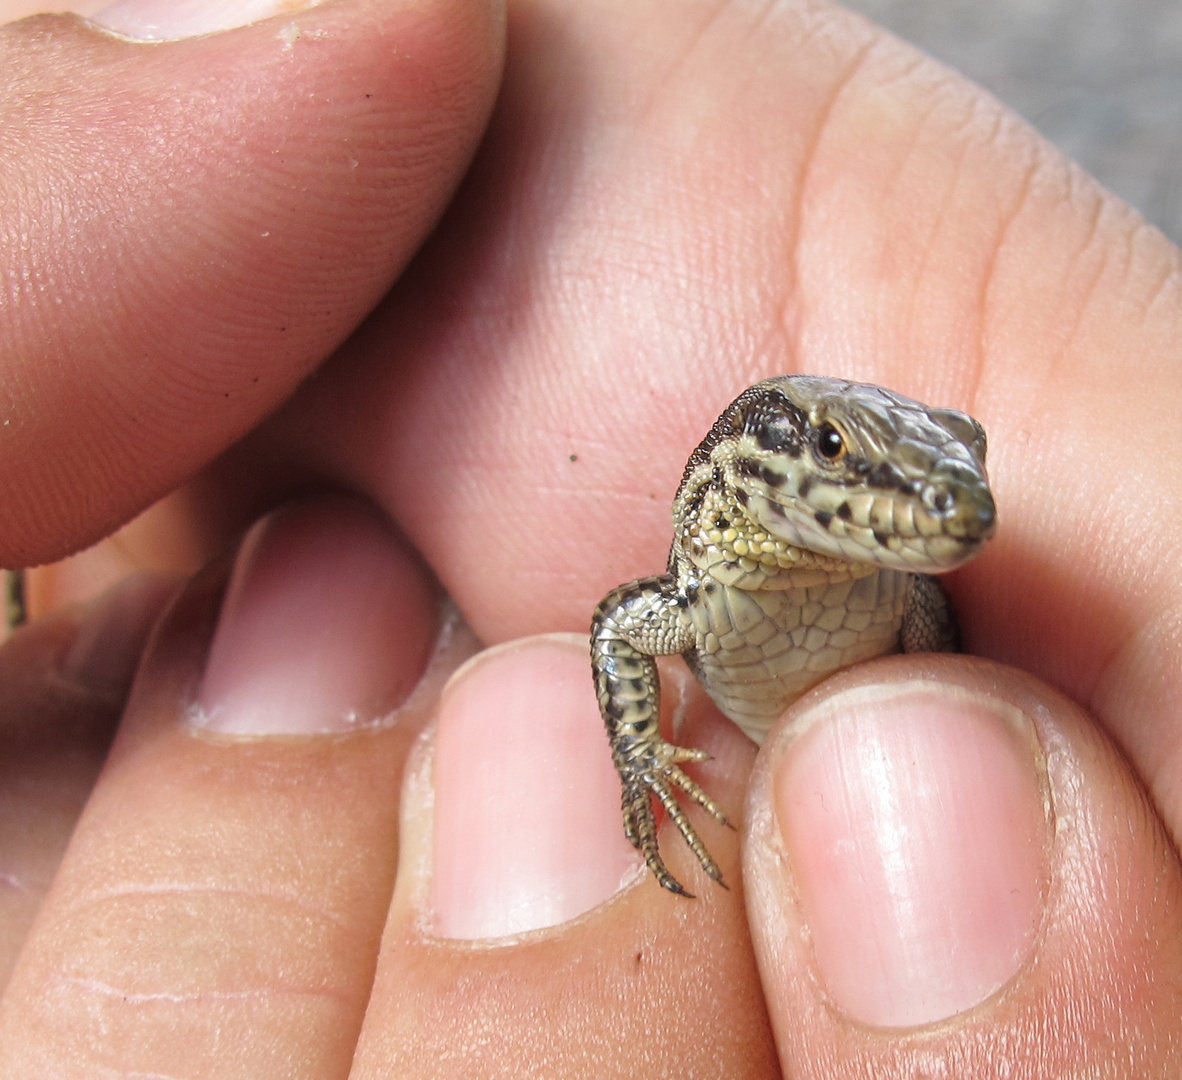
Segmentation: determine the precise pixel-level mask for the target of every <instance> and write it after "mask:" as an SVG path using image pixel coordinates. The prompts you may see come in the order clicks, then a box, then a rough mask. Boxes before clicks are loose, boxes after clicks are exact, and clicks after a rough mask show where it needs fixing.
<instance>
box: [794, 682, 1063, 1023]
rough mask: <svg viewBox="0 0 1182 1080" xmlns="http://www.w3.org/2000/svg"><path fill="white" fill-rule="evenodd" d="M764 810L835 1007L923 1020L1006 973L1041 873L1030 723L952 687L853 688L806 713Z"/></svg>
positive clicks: (1044, 872)
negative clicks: (781, 846)
mask: <svg viewBox="0 0 1182 1080" xmlns="http://www.w3.org/2000/svg"><path fill="white" fill-rule="evenodd" d="M797 730H800V731H801V732H802V733H801V734H800V735H799V736H798V737H796V738H795V739H794V740H793V742H792V743H791V744H790V745H788V746H787V747H786V748H785V750H784V751H783V757H782V760H781V761H780V763H779V765H778V768H777V772H776V775H775V781H774V783H775V787H774V792H775V796H774V797H775V808H776V816H777V819H778V822H779V827H780V830H781V833H782V836H783V838H784V841H785V844H786V847H787V849H788V852H789V856H790V861H791V865H792V869H793V872H794V874H795V877H796V880H797V884H798V888H799V897H800V904H801V908H802V911H803V917H804V920H805V922H806V924H807V926H808V928H809V931H810V936H811V940H812V944H813V948H814V950H815V956H816V961H817V965H818V968H819V970H820V973H821V976H822V979H823V981H824V983H825V985H826V987H827V988H828V991H829V993H830V995H831V996H832V999H833V1001H834V1003H835V1004H836V1005H837V1006H838V1007H839V1008H840V1009H842V1010H843V1011H844V1012H845V1013H846V1014H848V1015H849V1016H850V1017H852V1018H854V1019H855V1020H860V1021H863V1022H864V1023H867V1024H874V1025H879V1026H884V1027H899V1026H908V1025H916V1024H927V1023H933V1022H935V1021H937V1020H942V1019H945V1018H947V1017H949V1016H952V1015H954V1014H956V1013H958V1012H961V1011H963V1010H965V1009H968V1008H971V1007H973V1006H974V1005H977V1004H979V1003H980V1002H982V1001H984V1000H985V999H986V998H988V997H989V996H990V995H991V994H993V993H995V992H996V991H997V990H999V989H1000V988H1001V987H1002V986H1004V985H1005V984H1006V983H1007V982H1008V981H1009V980H1010V979H1012V978H1013V977H1014V975H1016V974H1017V972H1018V971H1019V969H1020V968H1021V966H1022V964H1023V962H1024V961H1025V959H1026V958H1027V957H1028V956H1029V954H1030V950H1031V947H1032V945H1033V942H1034V937H1035V934H1036V932H1037V930H1038V925H1039V920H1040V918H1041V914H1042V909H1043V899H1044V894H1045V889H1046V882H1047V879H1048V874H1049V870H1048V854H1047V853H1048V850H1049V823H1048V816H1049V813H1050V811H1049V800H1048V799H1046V798H1045V797H1044V790H1045V789H1044V784H1045V779H1044V778H1045V770H1044V769H1043V767H1042V757H1041V751H1040V750H1039V747H1038V743H1037V740H1036V736H1035V734H1034V730H1033V725H1032V724H1031V723H1030V721H1029V720H1028V719H1027V718H1026V717H1025V716H1023V715H1022V714H1021V713H1019V712H1018V711H1017V710H1015V709H1013V708H1012V707H1011V706H1008V705H1006V704H1004V703H1001V702H998V701H995V700H993V699H991V698H987V697H985V696H984V695H978V694H974V693H972V692H971V691H968V690H962V689H959V688H956V687H947V686H940V685H937V684H934V683H919V682H917V683H908V684H903V685H901V686H896V687H889V688H888V687H877V686H876V687H861V688H857V689H853V690H849V691H847V692H845V693H842V694H838V695H837V696H835V697H833V698H831V699H829V700H828V701H826V702H824V703H823V704H821V705H819V706H817V708H816V709H815V710H813V711H812V712H810V713H806V714H804V715H803V716H802V717H801V719H800V721H799V726H798V729H797Z"/></svg>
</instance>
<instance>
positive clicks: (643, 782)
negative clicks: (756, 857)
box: [612, 738, 730, 897]
mask: <svg viewBox="0 0 1182 1080" xmlns="http://www.w3.org/2000/svg"><path fill="white" fill-rule="evenodd" d="M709 757H710V755H709V754H707V753H706V752H705V751H703V750H687V749H685V748H683V747H680V746H674V745H673V744H672V743H668V742H666V741H665V740H664V739H661V738H650V739H645V740H643V741H640V740H635V741H631V742H630V744H626V745H623V746H620V747H617V748H616V750H615V751H614V753H613V754H612V759H613V760H614V762H615V765H616V770H617V771H618V772H619V774H620V779H621V781H622V784H623V797H622V799H621V806H622V808H623V811H624V833H625V835H626V836H627V837H628V840H629V842H630V843H631V844H632V846H633V847H634V848H636V849H637V850H638V851H639V852H640V853H641V854H642V855H643V856H644V861H645V862H646V863H647V864H648V868H649V869H650V870H651V871H652V873H653V876H654V877H655V878H656V879H657V881H659V882H660V883H661V885H662V887H664V888H666V889H668V890H669V891H670V892H673V893H677V894H678V895H679V896H686V897H692V896H693V895H694V894H693V893H691V892H688V891H687V890H686V889H685V887H684V886H683V885H682V884H681V882H680V881H678V880H677V879H676V878H675V877H674V876H673V875H672V874H671V873H670V872H669V869H668V868H667V867H666V866H665V862H664V860H663V859H662V858H661V853H660V850H659V848H658V846H657V822H656V817H655V816H654V814H653V806H652V799H653V797H654V796H655V797H656V798H657V800H658V801H659V802H660V804H661V805H662V806H663V807H664V808H665V813H667V814H668V815H669V819H670V820H671V821H672V822H673V823H674V824H675V825H676V826H677V829H678V831H679V832H680V833H681V835H682V837H683V838H684V839H685V842H686V843H687V844H688V845H689V847H690V850H691V851H692V852H693V853H694V855H696V856H697V859H698V862H699V863H700V864H701V866H702V869H703V870H705V871H706V873H707V874H708V875H709V876H710V877H711V878H713V879H714V880H715V881H717V882H718V884H719V885H721V886H722V887H723V888H724V889H725V888H726V883H725V882H724V881H723V880H722V871H721V870H720V869H719V868H718V863H716V862H715V861H714V857H713V856H712V855H711V854H710V852H709V851H707V850H706V845H705V844H704V843H703V842H702V839H701V837H699V836H698V834H697V831H696V830H695V829H694V827H693V825H691V824H690V821H689V818H687V817H686V815H685V811H684V810H682V808H681V805H680V804H679V803H678V801H677V796H676V792H677V791H682V792H684V793H685V794H686V795H688V796H689V798H690V799H691V800H692V801H693V802H695V803H697V804H698V805H699V806H700V807H702V809H704V810H705V811H706V812H707V813H708V814H709V815H710V816H711V817H712V818H714V820H715V821H717V822H718V823H719V824H720V825H730V822H729V821H728V820H727V817H726V814H724V813H723V812H722V810H721V809H720V808H719V806H718V805H717V803H715V802H714V800H713V799H711V798H710V796H709V795H707V794H706V792H705V791H703V790H702V788H701V787H700V786H699V785H698V784H697V783H696V782H695V781H694V780H692V779H691V778H690V777H688V776H687V775H686V774H685V773H684V772H682V770H681V769H680V768H679V767H678V766H679V765H680V763H681V762H684V761H707V760H709Z"/></svg>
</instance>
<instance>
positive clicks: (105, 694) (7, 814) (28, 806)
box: [0, 576, 176, 987]
mask: <svg viewBox="0 0 1182 1080" xmlns="http://www.w3.org/2000/svg"><path fill="white" fill-rule="evenodd" d="M175 587H176V586H175V582H173V581H172V580H171V579H168V578H163V577H148V576H141V577H137V578H134V579H129V580H127V581H125V582H122V583H121V584H120V585H118V586H116V587H114V588H112V589H110V590H109V591H108V592H107V593H106V594H105V595H103V596H102V597H100V598H99V599H98V600H96V601H94V602H93V603H91V604H90V605H88V606H86V607H85V608H83V607H79V608H76V609H74V610H72V611H65V612H61V613H59V614H58V615H57V616H55V617H54V618H52V619H44V620H42V621H40V622H38V623H36V624H35V625H31V626H26V627H24V628H23V629H22V630H20V631H19V632H18V633H17V634H15V635H14V636H13V638H12V639H11V640H10V641H8V642H6V643H5V645H4V648H3V649H0V883H2V885H3V888H0V987H3V986H4V984H5V983H6V982H7V981H8V975H9V972H10V971H11V970H12V965H13V963H14V962H15V959H16V954H17V951H18V950H19V948H20V945H21V942H22V941H23V940H24V937H25V934H26V933H27V932H28V929H29V925H30V924H31V923H32V920H33V916H34V915H35V914H36V912H37V908H38V907H39V906H40V904H41V900H42V898H43V897H44V895H45V891H46V889H48V887H49V882H50V881H51V880H52V878H53V875H54V872H55V871H56V869H57V865H58V862H59V861H60V859H61V854H62V851H63V850H64V849H65V846H66V841H67V840H68V839H69V836H70V832H71V830H72V829H73V827H74V822H75V821H76V820H77V817H78V814H79V813H80V812H81V809H82V806H83V804H84V803H85V801H86V799H87V796H88V795H89V794H90V789H91V787H92V786H93V784H94V780H95V777H96V776H97V775H98V771H99V768H100V767H101V766H102V763H103V758H104V757H105V756H106V753H107V748H108V747H109V745H110V742H111V738H112V736H113V735H114V732H115V724H116V722H117V721H118V719H119V715H120V713H121V712H122V710H123V705H124V702H125V700H126V697H127V691H128V689H129V688H130V686H131V677H132V675H133V674H134V672H135V668H136V665H137V664H138V662H139V658H140V652H141V650H142V648H143V644H144V641H145V639H146V638H147V636H148V631H149V630H150V629H151V627H152V624H153V623H154V622H155V620H156V617H157V615H158V614H159V613H160V610H161V608H162V607H163V606H164V604H165V602H166V601H167V600H168V599H169V597H170V596H171V595H172V593H173V592H174V591H175Z"/></svg>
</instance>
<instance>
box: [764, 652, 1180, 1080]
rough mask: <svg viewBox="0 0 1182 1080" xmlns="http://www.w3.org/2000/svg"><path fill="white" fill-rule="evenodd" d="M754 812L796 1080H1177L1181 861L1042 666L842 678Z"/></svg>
mask: <svg viewBox="0 0 1182 1080" xmlns="http://www.w3.org/2000/svg"><path fill="white" fill-rule="evenodd" d="M747 821H748V830H749V831H748V835H747V838H746V843H745V847H744V852H745V857H744V872H745V880H746V882H747V885H748V909H749V914H750V918H751V930H752V936H753V939H754V941H755V945H756V951H757V954H758V957H759V964H760V971H761V973H762V975H763V981H764V988H765V990H766V992H767V995H768V1007H769V1010H770V1012H771V1016H772V1022H773V1024H774V1026H775V1029H776V1039H777V1044H778V1046H779V1047H780V1051H781V1055H782V1060H783V1065H784V1068H785V1072H786V1073H788V1074H790V1075H792V1076H794V1077H797V1076H799V1077H801V1078H806V1077H808V1078H818V1080H820V1078H823V1077H840V1076H848V1075H851V1074H854V1073H857V1074H864V1075H868V1076H876V1077H884V1078H890V1077H896V1076H898V1077H903V1076H914V1075H916V1074H917V1073H923V1072H930V1071H931V1063H932V1062H940V1063H941V1065H940V1066H939V1068H940V1069H946V1070H948V1071H949V1072H950V1074H951V1075H956V1076H958V1077H965V1078H966V1080H972V1078H974V1077H982V1078H984V1077H995V1076H999V1075H1013V1076H1022V1077H1028V1078H1030V1080H1038V1078H1044V1077H1045V1078H1048V1080H1049V1078H1054V1077H1061V1076H1105V1077H1111V1078H1113V1080H1119V1078H1122V1077H1129V1078H1132V1077H1163V1078H1164V1077H1168V1076H1176V1075H1177V1074H1178V1070H1179V1066H1180V1064H1182V1055H1180V1051H1179V1046H1178V1041H1177V1038H1176V1032H1177V1018H1178V1014H1179V1009H1180V1008H1182V990H1180V987H1182V978H1180V976H1182V929H1180V927H1182V923H1180V922H1179V918H1178V915H1179V911H1180V906H1182V868H1180V867H1179V863H1178V858H1177V854H1176V852H1175V850H1174V848H1173V846H1172V845H1171V844H1170V842H1169V840H1168V839H1167V837H1166V836H1165V835H1164V833H1163V830H1162V828H1161V825H1160V822H1159V820H1158V818H1157V816H1156V815H1155V814H1154V813H1153V812H1152V810H1151V809H1150V808H1149V806H1148V805H1147V802H1146V799H1145V795H1144V793H1143V791H1142V789H1141V788H1140V787H1139V785H1138V784H1137V782H1136V781H1135V780H1134V779H1133V777H1132V775H1131V773H1130V771H1129V769H1128V766H1127V764H1126V763H1125V762H1124V760H1123V759H1122V758H1121V757H1120V755H1119V754H1118V753H1117V752H1116V751H1115V750H1114V748H1113V746H1112V744H1111V743H1110V742H1109V741H1108V740H1107V739H1106V738H1104V737H1103V736H1102V735H1100V734H1099V732H1098V731H1097V729H1096V727H1095V725H1094V723H1093V722H1092V721H1090V719H1089V718H1088V717H1087V716H1086V715H1085V714H1084V713H1083V712H1082V711H1081V710H1080V709H1079V708H1078V706H1076V705H1074V704H1072V703H1071V702H1069V701H1067V700H1066V699H1065V698H1063V697H1062V696H1060V695H1059V694H1058V693H1056V692H1054V691H1052V690H1050V689H1048V688H1047V687H1045V686H1044V685H1042V684H1041V683H1039V682H1038V681H1037V680H1035V679H1033V678H1031V677H1030V676H1029V675H1025V674H1023V673H1020V672H1017V671H1015V670H1013V669H1009V668H1004V667H1001V666H999V665H996V664H987V663H985V662H982V661H974V660H969V659H966V658H957V657H947V656H941V657H923V658H919V657H907V658H896V659H892V660H888V661H882V662H878V663H875V664H873V665H868V666H865V667H863V668H860V669H858V670H857V671H850V672H848V673H845V674H843V675H840V676H838V677H836V678H834V679H832V680H830V681H829V682H827V683H826V684H825V685H824V687H823V688H819V689H818V690H817V691H814V692H813V693H812V694H810V695H809V696H808V697H807V698H806V699H802V701H801V702H799V703H798V704H797V705H796V706H794V707H793V708H792V709H791V710H790V711H789V714H788V717H787V719H786V720H785V721H784V722H783V724H782V725H781V726H780V727H779V728H778V729H777V732H776V733H774V734H773V735H772V736H771V737H770V738H769V742H768V744H767V747H766V748H765V751H764V753H763V754H762V756H761V758H760V761H759V763H758V764H757V766H756V769H755V772H754V773H753V775H752V782H751V788H750V794H749V801H748V818H747Z"/></svg>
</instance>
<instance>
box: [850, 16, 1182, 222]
mask: <svg viewBox="0 0 1182 1080" xmlns="http://www.w3.org/2000/svg"><path fill="white" fill-rule="evenodd" d="M843 2H844V3H845V5H846V6H847V7H849V8H852V9H853V10H855V11H859V12H861V13H862V14H863V15H866V16H868V17H869V18H871V19H873V20H874V21H875V22H877V23H879V24H880V25H881V26H885V27H886V28H887V29H888V30H890V31H891V32H892V33H894V34H896V35H898V36H899V37H901V38H905V39H906V40H908V41H910V42H912V43H913V44H915V45H918V46H919V47H920V48H921V49H923V50H924V51H925V52H928V53H930V54H931V55H932V56H934V57H936V58H937V59H938V60H941V61H943V62H944V63H945V64H947V65H948V66H950V67H954V68H956V69H957V70H958V71H961V72H963V73H964V74H965V75H967V76H968V77H969V78H971V79H973V80H974V81H975V82H977V83H980V84H981V85H982V86H984V87H986V88H987V89H988V90H990V91H992V92H993V93H994V94H995V95H996V96H997V97H999V98H1001V100H1002V101H1004V102H1005V103H1006V104H1007V105H1009V106H1010V107H1011V108H1012V109H1014V110H1015V111H1017V112H1019V113H1021V114H1022V116H1024V117H1025V118H1026V119H1027V120H1029V121H1030V122H1031V123H1032V124H1033V125H1034V126H1035V127H1036V128H1038V129H1039V131H1041V132H1042V133H1043V134H1044V135H1046V136H1047V138H1049V139H1050V140H1051V141H1052V142H1054V143H1056V144H1057V145H1058V146H1059V147H1060V148H1061V149H1062V150H1064V151H1065V152H1066V153H1068V154H1070V155H1071V157H1073V158H1075V160H1076V161H1078V162H1079V163H1080V164H1082V165H1083V167H1084V168H1085V169H1087V170H1088V172H1090V173H1091V174H1092V175H1093V176H1096V177H1097V178H1099V180H1100V182H1101V183H1103V184H1104V185H1105V186H1106V187H1107V188H1109V189H1110V190H1111V191H1114V192H1116V194H1117V195H1119V196H1120V197H1121V198H1122V199H1124V200H1125V201H1126V202H1128V203H1131V204H1132V205H1133V206H1135V207H1136V208H1137V209H1138V210H1140V211H1141V213H1143V214H1144V215H1145V216H1146V217H1147V218H1148V219H1149V220H1150V221H1152V222H1153V223H1154V224H1155V225H1157V226H1158V227H1159V228H1160V229H1162V230H1163V231H1164V232H1165V233H1166V234H1167V235H1169V237H1170V238H1171V239H1172V240H1173V241H1174V242H1175V243H1177V244H1182V0H843Z"/></svg>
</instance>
